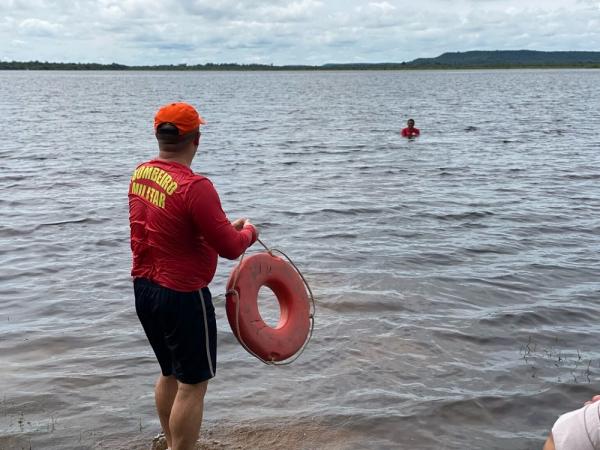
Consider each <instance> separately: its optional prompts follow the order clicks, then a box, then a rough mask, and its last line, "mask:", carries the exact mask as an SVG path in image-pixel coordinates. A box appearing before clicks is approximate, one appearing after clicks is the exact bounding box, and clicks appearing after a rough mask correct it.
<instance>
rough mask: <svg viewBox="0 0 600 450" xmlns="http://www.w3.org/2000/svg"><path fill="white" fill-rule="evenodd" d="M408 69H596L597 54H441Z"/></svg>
mask: <svg viewBox="0 0 600 450" xmlns="http://www.w3.org/2000/svg"><path fill="white" fill-rule="evenodd" d="M406 65H407V66H408V67H412V68H416V67H419V68H436V67H444V68H446V67H448V68H453V67H460V68H469V67H588V66H589V67H591V66H597V67H600V52H540V51H535V50H494V51H481V50H475V51H470V52H453V53H444V54H442V55H440V56H438V57H436V58H418V59H415V60H413V61H411V62H409V63H407V64H406Z"/></svg>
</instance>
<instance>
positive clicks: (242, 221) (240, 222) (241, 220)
mask: <svg viewBox="0 0 600 450" xmlns="http://www.w3.org/2000/svg"><path fill="white" fill-rule="evenodd" d="M247 221H248V219H247V218H246V217H241V218H239V219H237V220H234V221H233V222H231V225H233V228H235V229H236V230H238V231H242V228H244V225H246V222H247Z"/></svg>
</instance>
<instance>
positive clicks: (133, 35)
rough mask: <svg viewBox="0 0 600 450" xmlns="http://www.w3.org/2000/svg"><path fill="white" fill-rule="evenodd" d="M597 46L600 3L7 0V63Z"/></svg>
mask: <svg viewBox="0 0 600 450" xmlns="http://www.w3.org/2000/svg"><path fill="white" fill-rule="evenodd" d="M497 49H500V50H516V49H531V50H594V51H600V0H562V1H559V0H505V1H500V0H454V1H453V0H419V1H414V2H408V1H398V0H388V1H358V0H331V1H326V0H322V1H319V0H295V1H287V0H271V1H266V0H254V1H235V0H222V1H219V0H0V59H1V60H4V61H12V60H17V61H30V60H40V61H55V62H101V63H112V62H117V63H122V64H129V65H133V64H148V65H154V64H180V63H188V64H198V63H202V64H203V63H207V62H216V63H220V62H237V63H254V62H256V63H265V64H271V63H272V64H276V65H281V64H311V65H320V64H324V63H328V62H402V61H410V60H412V59H415V58H419V57H434V56H438V55H439V54H441V53H443V52H447V51H467V50H497Z"/></svg>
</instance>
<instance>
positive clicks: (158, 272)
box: [129, 159, 257, 292]
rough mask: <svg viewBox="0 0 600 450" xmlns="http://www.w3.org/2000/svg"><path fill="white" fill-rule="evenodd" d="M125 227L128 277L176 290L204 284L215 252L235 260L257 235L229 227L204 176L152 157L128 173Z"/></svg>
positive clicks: (250, 230) (209, 276)
mask: <svg viewBox="0 0 600 450" xmlns="http://www.w3.org/2000/svg"><path fill="white" fill-rule="evenodd" d="M129 225H130V228H131V250H132V252H133V269H132V270H131V275H132V276H133V277H134V278H138V277H140V278H148V279H150V280H152V281H153V282H155V283H157V284H160V285H161V286H164V287H167V288H170V289H173V290H176V291H181V292H191V291H196V290H198V289H201V288H203V287H205V286H207V285H208V284H209V283H210V282H211V280H212V279H213V276H214V274H215V271H216V269H217V259H218V256H219V255H220V256H222V257H224V258H228V259H235V258H237V257H238V256H240V255H241V254H242V253H243V252H244V250H246V248H248V247H249V246H250V245H252V244H253V243H254V242H255V241H256V238H257V233H256V230H255V228H254V227H253V226H252V225H250V224H248V225H245V226H244V228H243V229H242V230H241V231H237V230H236V229H235V228H234V227H233V225H232V224H231V222H229V220H228V219H227V216H226V215H225V213H224V212H223V209H222V208H221V201H220V199H219V195H218V194H217V191H216V190H215V188H214V187H213V185H212V183H211V181H210V180H209V179H208V178H205V177H203V176H201V175H197V174H195V173H194V172H192V170H191V169H190V168H189V167H187V166H185V165H183V164H179V163H176V162H170V161H162V160H156V159H155V160H152V161H149V162H147V163H144V164H141V165H140V166H138V167H137V168H136V170H135V171H134V173H133V176H132V177H131V182H130V184H129Z"/></svg>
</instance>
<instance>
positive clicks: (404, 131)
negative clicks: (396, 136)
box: [396, 127, 421, 137]
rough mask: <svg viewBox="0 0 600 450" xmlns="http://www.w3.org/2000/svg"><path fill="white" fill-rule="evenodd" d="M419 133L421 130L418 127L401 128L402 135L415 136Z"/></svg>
mask: <svg viewBox="0 0 600 450" xmlns="http://www.w3.org/2000/svg"><path fill="white" fill-rule="evenodd" d="M396 129H397V128H396ZM420 134H421V131H420V130H419V129H418V128H413V129H412V130H411V129H410V128H408V127H406V128H403V129H402V137H416V136H418V135H420Z"/></svg>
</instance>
